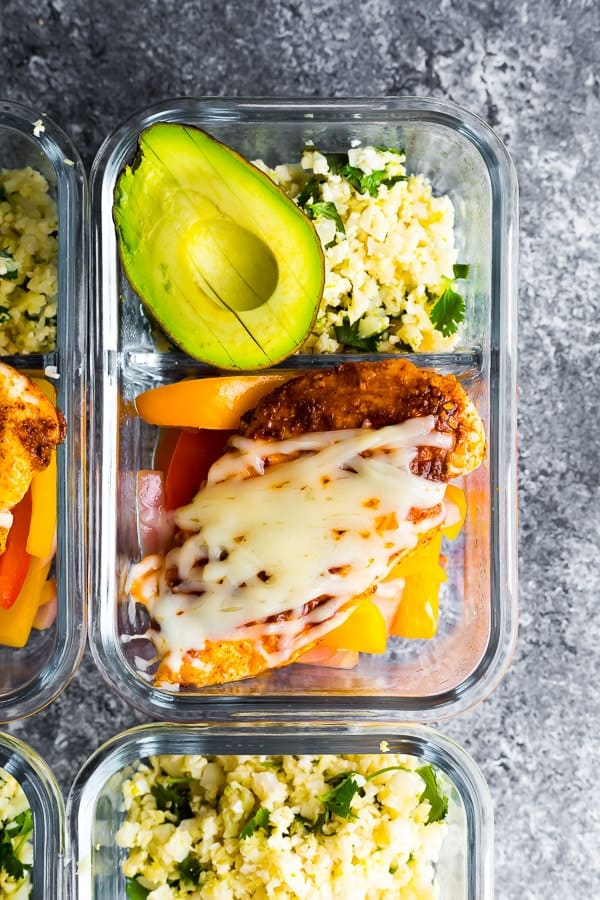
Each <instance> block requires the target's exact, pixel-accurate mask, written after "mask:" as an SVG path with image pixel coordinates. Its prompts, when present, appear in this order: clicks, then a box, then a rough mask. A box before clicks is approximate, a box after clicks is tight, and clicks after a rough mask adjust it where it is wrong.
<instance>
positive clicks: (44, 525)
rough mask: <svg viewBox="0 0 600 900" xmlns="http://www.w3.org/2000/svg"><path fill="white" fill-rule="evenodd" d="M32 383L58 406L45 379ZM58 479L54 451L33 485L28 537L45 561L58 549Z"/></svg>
mask: <svg viewBox="0 0 600 900" xmlns="http://www.w3.org/2000/svg"><path fill="white" fill-rule="evenodd" d="M32 380H33V381H34V382H35V384H36V385H37V387H39V389H40V390H41V391H42V392H43V393H44V394H45V395H46V397H48V399H49V400H51V401H52V403H55V402H56V391H55V389H54V387H53V385H51V384H50V383H49V382H47V381H45V380H44V379H43V378H34V379H32ZM57 477H58V473H57V468H56V451H54V450H53V451H52V456H51V458H50V464H49V465H48V466H47V468H45V469H44V470H43V471H42V472H36V474H35V475H34V476H33V479H32V481H31V525H30V526H29V535H28V537H27V552H28V553H29V554H30V556H37V557H38V558H39V559H41V560H47V559H48V558H49V557H50V555H51V554H52V548H53V546H54V532H55V530H56V502H57V500H56V493H57Z"/></svg>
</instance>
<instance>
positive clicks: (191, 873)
mask: <svg viewBox="0 0 600 900" xmlns="http://www.w3.org/2000/svg"><path fill="white" fill-rule="evenodd" d="M176 869H177V874H178V875H179V880H180V881H181V883H182V884H193V885H199V884H200V875H201V874H202V871H203V869H202V865H201V863H200V860H199V859H198V857H197V856H195V855H194V854H193V853H188V855H187V856H186V858H185V859H184V860H183V862H180V863H177V866H176Z"/></svg>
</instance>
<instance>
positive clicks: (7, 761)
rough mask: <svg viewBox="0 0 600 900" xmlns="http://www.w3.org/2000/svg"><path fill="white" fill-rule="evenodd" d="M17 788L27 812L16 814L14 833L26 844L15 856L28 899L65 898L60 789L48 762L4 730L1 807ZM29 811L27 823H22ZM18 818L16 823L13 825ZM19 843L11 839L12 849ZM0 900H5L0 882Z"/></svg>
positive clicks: (0, 755) (0, 735)
mask: <svg viewBox="0 0 600 900" xmlns="http://www.w3.org/2000/svg"><path fill="white" fill-rule="evenodd" d="M15 784H16V788H15V791H16V792H17V793H18V795H19V797H18V803H19V809H21V808H23V812H21V813H19V814H18V815H19V816H20V818H18V819H17V824H16V825H15V828H17V827H19V828H20V829H21V832H22V834H23V841H24V842H25V843H27V845H28V846H27V847H25V848H19V849H18V851H17V856H18V857H19V858H21V859H23V860H25V861H26V867H25V868H24V871H23V876H24V879H26V880H27V882H28V884H27V887H26V888H25V889H24V890H25V891H26V893H25V895H26V896H28V897H30V898H31V900H50V898H55V897H61V896H62V893H63V868H64V850H65V813H64V804H63V799H62V795H61V793H60V790H59V787H58V784H57V782H56V779H55V778H54V775H53V774H52V772H51V770H50V769H49V768H48V766H47V765H46V763H45V762H44V760H43V759H42V758H41V757H40V756H38V754H37V753H36V752H35V751H34V750H32V748H31V747H29V746H28V745H27V744H25V743H23V741H20V740H18V739H17V738H15V737H13V736H12V735H10V734H6V733H5V732H1V731H0V802H1V798H2V796H3V795H4V794H6V793H7V785H8V786H11V785H12V786H13V787H14V786H15ZM23 795H24V796H23ZM5 806H6V804H5ZM3 808H4V807H3ZM15 808H16V807H15ZM25 811H27V822H25V821H24V820H25V815H24V812H25ZM16 818H17V817H16V816H15V817H13V818H12V820H11V821H10V822H9V823H8V824H9V826H10V825H11V824H12V822H14V821H15V819H16ZM2 824H3V825H6V824H7V823H6V822H3V823H2ZM20 843H21V838H20V837H19V838H17V839H16V840H13V841H12V845H13V848H14V847H18V845H19V844H20ZM4 846H5V845H4ZM5 849H6V847H5ZM15 858H16V857H15ZM29 883H30V885H31V886H30V887H29ZM0 896H4V893H3V888H2V885H1V883H0ZM8 896H11V894H10V893H9V894H8Z"/></svg>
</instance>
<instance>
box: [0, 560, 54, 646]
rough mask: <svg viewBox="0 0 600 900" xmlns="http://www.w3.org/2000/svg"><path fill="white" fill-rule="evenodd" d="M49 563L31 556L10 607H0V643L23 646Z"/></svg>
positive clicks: (36, 608)
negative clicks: (17, 593) (22, 580)
mask: <svg viewBox="0 0 600 900" xmlns="http://www.w3.org/2000/svg"><path fill="white" fill-rule="evenodd" d="M49 569H50V564H49V563H46V565H44V564H43V563H42V561H41V560H39V559H36V558H32V560H31V563H30V565H29V568H28V570H27V577H26V578H25V580H24V582H23V586H22V588H21V590H20V591H19V595H18V597H17V598H16V600H15V602H14V604H13V606H12V608H11V609H0V644H4V645H6V646H8V647H24V646H25V644H26V643H27V640H28V638H29V634H30V632H31V628H32V625H33V620H34V619H35V617H36V615H37V611H38V609H39V605H40V597H41V596H42V589H43V587H44V582H45V581H46V578H47V577H48V571H49Z"/></svg>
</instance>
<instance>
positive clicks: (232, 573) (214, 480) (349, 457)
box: [130, 416, 451, 669]
mask: <svg viewBox="0 0 600 900" xmlns="http://www.w3.org/2000/svg"><path fill="white" fill-rule="evenodd" d="M434 424H435V422H434V419H433V417H431V416H429V417H424V418H419V419H411V420H409V421H407V422H404V423H402V424H400V425H390V426H387V427H385V428H380V429H376V430H375V429H369V428H361V429H355V430H344V431H338V432H324V433H312V434H305V435H301V436H300V437H297V438H291V439H289V440H286V441H279V442H274V441H257V440H249V439H247V438H242V437H236V438H234V439H233V446H234V448H235V450H234V451H233V452H230V453H228V454H226V455H225V456H224V457H223V458H222V459H220V460H219V461H217V463H215V465H214V466H213V467H212V469H211V472H210V473H209V479H208V483H207V484H206V485H205V486H204V487H203V488H202V489H201V490H200V491H199V492H198V494H197V495H196V497H195V498H194V500H193V502H192V503H191V504H190V505H189V506H186V507H183V508H181V509H179V510H178V511H177V513H176V522H177V525H178V526H179V527H180V528H181V529H183V530H184V531H185V532H186V533H191V534H190V536H189V537H187V540H185V542H184V543H183V545H182V546H180V547H176V548H174V549H173V550H171V551H170V552H169V553H168V554H167V556H166V558H165V559H164V565H163V566H162V568H159V566H158V565H157V563H158V562H159V560H160V558H157V557H156V556H154V557H152V562H151V564H150V559H148V560H147V561H144V560H142V562H141V563H140V564H138V567H134V570H133V571H132V573H131V577H130V589H131V591H132V594H134V593H135V591H136V590H137V591H138V592H139V593H140V594H142V593H143V595H144V602H145V603H146V604H147V605H148V607H149V609H150V612H151V615H152V617H153V618H154V619H155V620H156V622H158V624H159V625H160V632H159V633H156V632H154V633H153V639H154V640H155V643H156V644H157V646H158V649H159V652H160V653H161V655H164V654H170V655H171V656H172V659H171V664H170V667H171V668H173V669H177V668H178V667H179V665H180V660H181V654H182V652H185V650H187V649H192V648H196V649H201V648H202V647H203V645H204V643H205V641H206V640H207V639H209V640H213V641H214V640H223V639H228V640H241V639H246V638H260V637H262V636H264V635H266V634H269V633H277V634H281V635H284V636H285V639H284V642H283V644H282V645H281V647H280V652H279V653H278V654H277V656H278V657H280V659H279V660H271V663H272V664H275V663H276V662H277V661H283V660H284V659H285V655H286V654H287V653H289V651H290V650H292V649H294V645H295V641H296V638H297V637H298V636H299V635H300V634H301V633H302V632H303V631H305V629H306V625H307V624H308V623H310V624H311V625H313V626H314V627H313V629H312V631H311V638H312V639H314V638H317V637H318V636H321V634H324V633H325V632H326V631H328V630H329V629H330V628H331V627H333V625H338V624H340V622H341V621H343V618H344V617H345V615H347V614H348V613H346V612H345V611H343V612H342V613H340V614H338V616H337V617H336V613H338V610H340V608H343V607H344V606H345V605H346V604H347V603H348V601H349V600H351V599H352V598H353V597H355V596H357V595H358V594H361V593H363V592H364V591H367V590H368V589H370V588H372V587H373V586H374V585H376V584H377V583H378V582H379V581H381V579H383V578H384V577H385V576H386V574H387V573H388V571H389V569H390V566H391V565H392V564H393V562H394V560H395V559H396V558H397V557H398V556H399V555H400V554H401V553H402V552H403V551H406V550H409V549H411V548H412V547H414V546H415V544H416V543H417V540H418V534H419V532H420V531H423V530H428V529H430V528H433V527H435V526H436V525H437V524H439V523H440V522H441V520H442V518H443V515H444V512H443V504H442V501H443V498H444V493H445V490H446V484H445V483H440V482H433V481H428V480H427V479H425V478H423V477H419V476H417V475H415V474H413V473H412V472H411V471H410V465H411V462H412V461H413V459H414V458H415V456H416V453H417V447H419V446H438V447H444V448H446V449H447V448H449V447H450V446H451V438H450V437H449V436H448V435H443V434H440V433H439V432H436V431H434ZM290 456H291V457H292V458H291V459H289V458H288V459H286V457H290ZM273 457H276V458H277V460H278V461H277V462H276V464H273V465H267V466H266V467H265V459H266V458H273ZM438 504H441V507H440V510H438V509H436V507H438ZM413 509H416V510H419V511H422V510H430V511H431V514H430V515H428V516H427V517H426V518H424V519H423V520H422V521H420V522H419V523H415V522H412V521H411V520H410V518H411V517H410V514H411V510H413ZM149 564H150V565H149ZM136 570H137V571H136ZM152 572H156V577H155V578H154V579H153V578H151V579H150V581H151V585H149V582H148V575H149V574H151V573H152ZM167 573H169V576H170V577H169V579H167V577H166V574H167ZM173 573H176V579H175V581H176V582H178V583H177V584H176V586H175V587H174V588H171V587H170V586H169V585H170V582H171V581H172V580H173V579H172V575H173ZM320 597H327V598H329V599H328V601H327V602H326V603H322V604H319V605H318V606H317V607H315V608H314V609H312V610H311V611H310V612H309V613H308V614H306V615H303V606H304V604H306V603H308V602H309V601H311V600H315V599H316V598H320ZM289 610H294V611H295V612H294V615H292V616H290V617H288V619H287V621H285V622H271V623H264V622H261V620H264V619H266V618H268V617H271V616H276V615H278V614H281V613H284V612H287V611H289ZM340 616H341V618H340ZM332 617H334V618H335V622H334V623H333V625H332V622H331V619H332Z"/></svg>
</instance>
